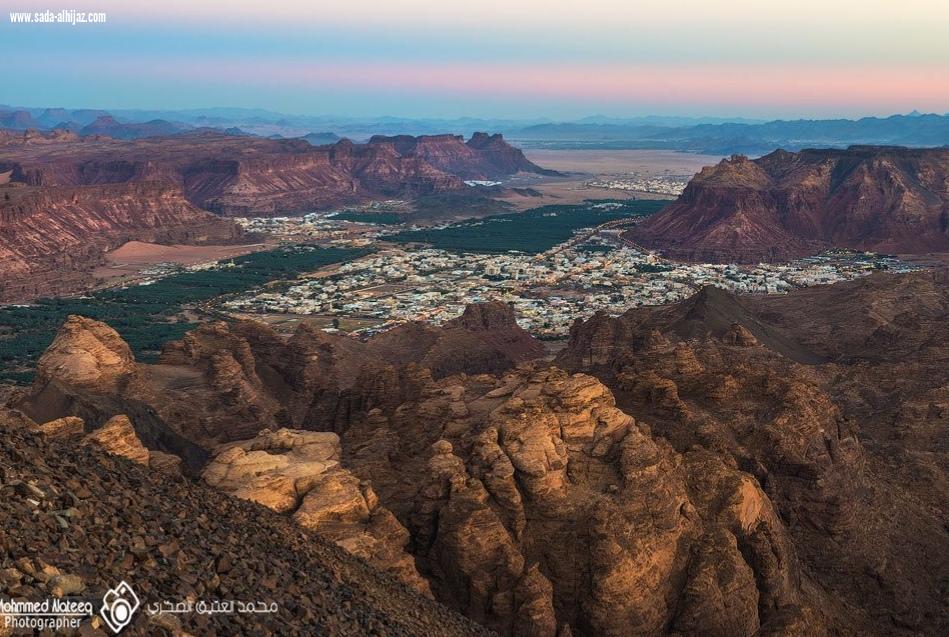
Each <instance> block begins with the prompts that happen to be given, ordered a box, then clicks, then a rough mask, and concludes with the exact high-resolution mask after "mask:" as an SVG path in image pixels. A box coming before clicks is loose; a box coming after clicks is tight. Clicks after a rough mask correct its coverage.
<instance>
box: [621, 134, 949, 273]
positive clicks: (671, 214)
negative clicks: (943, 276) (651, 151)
mask: <svg viewBox="0 0 949 637" xmlns="http://www.w3.org/2000/svg"><path fill="white" fill-rule="evenodd" d="M947 184H949V150H947V149H945V148H931V149H908V148H900V147H888V146H851V147H850V148H848V149H846V150H837V149H821V150H802V151H800V152H797V153H790V152H787V151H783V150H777V151H774V152H773V153H771V154H768V155H765V156H764V157H760V158H758V159H754V160H750V159H748V158H746V157H743V156H733V157H732V158H730V159H726V160H724V161H722V162H721V163H719V164H718V165H716V166H712V167H708V168H704V169H703V170H702V171H701V172H699V173H698V174H697V175H696V176H695V177H693V178H692V180H691V181H690V182H689V185H688V186H687V187H686V189H685V191H684V192H683V193H682V195H681V196H680V197H679V199H678V200H677V201H675V202H674V203H673V204H671V205H670V206H669V207H667V208H666V209H665V210H664V211H663V212H662V213H661V214H658V215H656V216H655V217H654V218H652V219H649V220H648V221H646V222H645V223H643V224H641V225H639V226H637V227H636V228H634V229H632V230H631V231H630V232H629V233H628V234H627V236H628V238H630V239H631V240H633V241H635V242H637V243H639V244H641V245H643V246H645V247H647V248H651V249H656V250H659V251H660V252H661V253H662V254H663V255H665V256H668V257H670V258H674V259H682V260H689V261H708V262H715V263H728V262H740V263H741V262H744V263H755V262H759V261H767V262H778V261H787V260H790V259H793V258H796V257H801V256H806V255H810V254H816V253H818V252H820V251H822V250H826V249H828V248H831V247H839V248H852V249H857V250H869V251H876V252H885V253H926V252H946V251H949V186H947Z"/></svg>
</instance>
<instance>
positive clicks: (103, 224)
mask: <svg viewBox="0 0 949 637" xmlns="http://www.w3.org/2000/svg"><path fill="white" fill-rule="evenodd" d="M0 163H2V162H0ZM2 171H3V167H2V166H0V172H2ZM0 191H3V192H0V269H2V274H0V300H4V301H6V300H22V299H31V298H35V297H37V296H39V295H43V294H46V295H49V294H54V293H57V292H64V291H71V290H73V289H76V288H77V287H82V285H87V284H89V283H90V282H91V280H92V274H91V271H92V269H93V268H94V267H95V266H97V265H99V264H100V263H101V262H102V260H103V255H104V254H105V252H107V251H108V250H111V249H114V248H117V247H119V246H121V245H122V244H124V243H126V242H128V241H132V240H139V241H151V242H157V243H198V244H203V243H231V242H236V241H238V240H239V239H240V238H241V236H242V231H241V230H240V228H239V227H238V226H236V225H234V224H232V223H230V222H229V221H226V220H223V219H220V218H218V217H215V216H214V215H212V214H209V213H207V212H205V211H202V210H199V209H198V208H196V207H195V206H194V205H192V204H191V203H189V202H188V201H187V200H186V199H185V198H184V197H183V196H182V193H181V191H180V189H178V188H176V187H173V186H168V185H162V184H157V183H152V182H140V183H120V184H108V185H101V186H22V187H18V188H11V187H3V186H0Z"/></svg>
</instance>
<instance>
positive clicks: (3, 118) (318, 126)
mask: <svg viewBox="0 0 949 637" xmlns="http://www.w3.org/2000/svg"><path fill="white" fill-rule="evenodd" d="M100 117H110V118H113V119H114V120H115V121H116V122H120V123H121V124H123V125H125V127H122V128H120V127H116V126H115V125H114V124H110V127H112V128H113V136H116V135H117V136H119V137H120V138H125V139H132V138H138V137H143V136H153V135H169V134H174V133H176V132H181V131H182V130H186V129H188V128H192V127H193V128H214V129H218V130H226V129H240V130H241V131H243V132H244V133H247V134H250V135H257V136H260V137H267V138H270V139H284V138H301V137H302V138H304V139H306V140H307V141H309V142H310V143H311V144H315V145H322V144H329V143H335V142H336V141H338V140H339V139H340V138H347V139H352V140H353V141H356V142H363V141H367V140H369V139H370V138H372V137H373V136H376V135H385V136H398V135H411V136H421V135H442V134H454V135H464V136H466V137H468V136H470V135H473V134H474V133H476V132H478V131H483V130H494V131H499V132H501V133H503V134H504V135H505V136H506V137H507V138H508V139H510V140H513V141H514V142H516V143H517V144H519V145H522V146H527V147H535V148H562V149H571V148H576V149H583V148H588V149H589V148H593V149H660V150H679V151H686V152H697V153H708V154H716V155H731V154H736V153H740V154H745V155H750V156H760V155H765V154H767V153H769V152H771V151H773V150H776V149H778V148H783V149H785V150H789V151H797V150H801V149H803V148H819V147H831V148H846V147H847V146H851V145H854V144H869V145H881V144H885V145H900V146H909V147H931V146H944V145H949V114H923V113H919V112H918V111H913V112H911V113H908V114H906V115H893V116H890V117H864V118H861V119H826V120H803V119H802V120H775V121H764V120H755V119H748V118H741V117H731V118H724V117H680V116H669V115H647V116H636V117H612V116H606V115H591V116H588V117H583V118H580V119H577V120H572V121H559V122H558V121H552V120H550V119H547V118H533V119H522V120H515V119H500V118H476V117H458V118H412V117H391V116H382V117H342V116H329V115H318V116H314V115H291V114H286V113H278V112H274V111H268V110H264V109H244V108H205V109H186V110H179V111H173V110H127V109H118V110H113V111H110V112H105V111H102V110H94V109H66V108H61V107H56V108H33V107H22V106H0V128H7V129H12V130H26V129H29V128H37V129H40V130H51V129H53V128H58V127H67V128H69V129H70V130H81V129H82V128H84V127H87V126H91V125H92V126H93V127H92V129H90V130H96V129H101V128H104V126H103V125H101V124H95V120H96V119H98V118H100ZM170 124H173V125H174V126H177V127H178V128H177V130H175V129H174V127H172V126H170ZM135 125H143V127H141V128H128V126H135ZM321 131H332V133H331V134H332V135H335V136H337V138H335V139H334V138H331V137H329V136H326V137H309V136H310V135H318V136H321V135H324V134H325V133H323V132H321ZM97 134H109V133H107V132H101V131H100V132H99V133H97Z"/></svg>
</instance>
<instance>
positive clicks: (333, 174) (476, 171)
mask: <svg viewBox="0 0 949 637" xmlns="http://www.w3.org/2000/svg"><path fill="white" fill-rule="evenodd" d="M53 135H54V134H48V135H41V134H29V133H27V134H23V135H11V134H7V135H5V136H4V137H3V138H0V142H2V143H0V173H4V172H9V173H10V175H9V179H10V180H11V181H13V182H21V183H26V184H30V185H36V186H65V185H70V186H75V185H94V184H95V185H101V184H117V183H128V182H139V181H145V180H148V181H160V182H164V183H167V184H174V185H176V186H178V187H180V188H181V189H182V191H183V192H184V193H185V196H186V197H187V198H188V200H189V201H190V202H191V203H193V204H194V205H196V206H198V207H201V208H204V209H207V210H211V211H214V212H217V213H219V214H223V215H267V214H286V213H295V212H300V211H301V210H314V209H320V208H327V207H332V206H338V205H341V204H346V203H352V202H357V201H364V200H366V199H372V198H377V197H394V196H404V197H413V196H417V195H424V194H430V193H435V192H443V191H451V190H460V189H463V188H464V187H465V186H464V183H463V181H462V180H463V179H486V178H498V177H503V176H507V175H511V174H513V173H515V172H518V171H530V172H543V171H542V169H541V168H539V167H537V166H535V165H534V164H532V163H531V162H529V161H527V159H525V158H524V156H523V154H522V153H521V152H520V151H519V150H517V149H515V148H513V147H512V146H510V145H508V144H507V143H506V142H505V141H504V140H503V139H502V138H501V137H500V135H493V136H487V135H483V134H481V135H475V136H474V137H473V138H472V139H471V140H470V141H469V142H468V143H467V144H466V143H465V142H464V141H463V140H462V139H460V138H458V137H455V136H453V135H435V136H421V137H408V136H406V137H393V138H387V137H377V138H373V139H372V140H371V141H370V142H369V143H367V144H354V143H352V142H351V141H349V140H345V139H344V140H341V141H339V142H338V143H336V144H333V145H327V146H313V145H311V144H309V143H308V142H306V141H305V140H299V139H282V140H271V139H263V138H260V137H248V136H239V135H226V134H223V133H214V132H205V133H201V134H191V135H179V136H173V137H151V138H148V139H141V140H135V141H119V140H114V139H110V138H106V137H101V136H98V137H87V138H81V139H80V138H77V137H75V136H72V137H69V138H68V139H66V138H63V139H58V140H53ZM58 135H60V136H62V133H58Z"/></svg>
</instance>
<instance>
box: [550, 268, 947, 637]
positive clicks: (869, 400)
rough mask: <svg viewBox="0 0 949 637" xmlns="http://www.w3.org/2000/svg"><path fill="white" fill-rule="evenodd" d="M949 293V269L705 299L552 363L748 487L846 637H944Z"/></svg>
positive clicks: (602, 330) (612, 331) (585, 333)
mask: <svg viewBox="0 0 949 637" xmlns="http://www.w3.org/2000/svg"><path fill="white" fill-rule="evenodd" d="M945 283H946V272H945V271H944V270H943V271H930V272H924V273H918V274H912V275H901V276H893V275H873V276H870V277H868V278H866V279H862V280H857V281H852V282H847V283H841V284H837V285H833V286H820V287H815V288H811V289H807V290H801V291H798V292H794V293H792V294H790V295H784V296H764V297H755V296H749V297H741V298H735V297H734V296H732V295H729V294H728V293H725V292H723V291H720V290H715V291H713V290H705V291H703V293H702V294H700V295H697V296H696V297H693V298H692V299H688V300H686V301H683V302H681V303H678V304H675V305H672V306H667V307H658V308H636V309H633V310H630V311H628V312H627V313H626V314H624V315H623V316H621V317H618V318H607V317H598V318H595V319H594V320H591V321H589V322H588V323H586V324H579V325H577V326H575V328H574V330H573V334H572V338H571V342H570V344H569V345H568V347H567V348H566V349H565V350H564V351H563V352H562V353H561V355H560V356H559V357H558V363H559V364H561V365H564V366H565V367H567V368H569V369H571V370H578V371H579V370H583V371H586V372H587V373H592V374H595V375H596V376H598V377H599V378H601V379H602V380H603V381H604V382H605V383H607V384H608V385H609V386H610V387H611V388H612V389H613V390H614V392H615V393H616V396H617V402H618V404H619V405H620V406H621V407H622V408H623V409H624V410H626V411H628V412H629V413H630V414H632V415H634V416H636V417H637V418H641V419H643V420H646V421H648V422H649V423H650V425H652V428H653V431H654V432H656V433H658V434H660V435H661V436H662V437H663V438H665V439H667V440H669V441H670V443H671V444H672V446H673V447H674V448H675V449H677V450H679V451H680V452H688V451H689V450H693V449H696V448H702V449H707V450H709V451H711V452H714V453H715V454H716V455H717V456H719V457H721V458H723V459H724V460H725V462H727V463H729V464H731V465H732V466H737V467H738V468H740V469H742V470H743V471H746V472H748V473H749V474H751V475H753V476H755V477H756V478H757V480H758V481H759V482H760V484H761V485H762V486H763V487H764V490H765V492H766V493H767V495H768V498H769V500H770V501H771V503H772V505H773V506H774V508H775V510H776V511H777V512H778V515H779V516H780V518H781V520H782V521H783V522H784V524H785V526H786V528H787V530H788V535H789V539H790V541H791V543H792V544H793V545H794V546H795V547H796V550H797V554H798V556H799V558H800V560H801V564H802V569H803V572H804V573H805V574H807V577H809V578H811V579H813V580H814V581H816V582H818V583H819V585H820V587H822V588H823V589H824V590H825V591H826V593H827V595H828V597H827V598H826V599H825V601H824V602H823V603H824V604H826V605H827V606H826V608H835V610H834V611H833V612H835V613H838V614H839V615H840V616H841V617H843V616H849V617H851V619H850V621H851V622H853V627H854V628H853V630H857V631H860V630H863V631H866V632H869V633H875V632H880V633H883V634H910V633H912V632H914V631H921V632H924V633H926V634H935V633H937V632H939V628H938V627H939V626H941V625H943V622H942V620H939V619H937V618H938V617H939V616H940V615H942V616H943V617H944V616H945V610H946V609H945V604H944V602H943V601H942V600H940V595H941V594H940V593H939V592H938V591H939V584H938V581H939V580H940V579H941V578H943V577H944V576H945V573H946V572H947V568H949V564H947V562H946V560H945V559H942V558H935V559H934V557H933V556H935V555H939V554H941V553H945V547H946V546H947V543H949V536H947V534H946V532H945V528H944V526H943V524H942V522H941V519H942V518H943V517H944V512H945V495H946V491H945V487H944V486H940V485H945V484H946V480H947V475H946V471H945V467H946V464H945V459H946V451H947V450H946V448H945V445H943V444H939V443H935V438H933V436H934V435H936V432H937V431H939V430H940V428H944V427H945V426H946V424H947V423H946V421H945V413H944V412H945V410H942V409H940V407H939V405H942V404H944V402H945V387H946V385H947V383H949V376H947V372H946V370H947V369H949V367H947V366H946V364H947V362H949V347H947V346H946V339H945V338H941V336H940V334H941V333H942V332H944V331H945V321H946V319H947V316H949V297H947V288H946V287H945ZM909 299H912V303H909V304H908V303H907V301H908V300H909ZM940 501H941V502H942V503H941V504H939V503H938V502H940ZM884 563H899V564H900V567H898V568H886V567H884V566H883V564H884ZM833 599H838V600H840V602H841V603H843V604H844V605H846V606H847V607H849V609H850V610H844V609H841V608H839V607H836V606H835V605H834V604H833V603H832V601H831V600H833ZM910 600H912V601H910ZM857 609H859V610H857ZM855 611H856V612H855ZM882 624H886V625H887V626H892V628H887V629H885V630H883V629H879V628H877V627H878V626H880V625H882ZM859 626H862V628H856V627H859Z"/></svg>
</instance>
